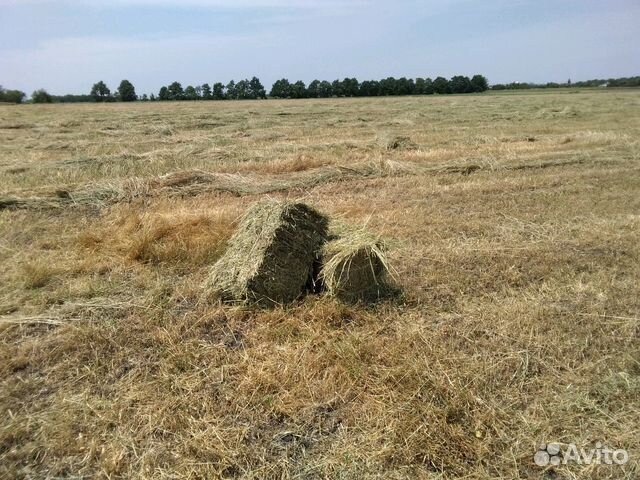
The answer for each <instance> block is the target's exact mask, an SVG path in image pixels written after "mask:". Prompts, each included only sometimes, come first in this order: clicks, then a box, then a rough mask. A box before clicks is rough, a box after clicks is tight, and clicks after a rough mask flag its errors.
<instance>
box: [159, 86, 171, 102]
mask: <svg viewBox="0 0 640 480" xmlns="http://www.w3.org/2000/svg"><path fill="white" fill-rule="evenodd" d="M158 100H162V101H165V100H171V93H169V89H168V88H167V87H162V88H161V89H160V91H159V92H158Z"/></svg>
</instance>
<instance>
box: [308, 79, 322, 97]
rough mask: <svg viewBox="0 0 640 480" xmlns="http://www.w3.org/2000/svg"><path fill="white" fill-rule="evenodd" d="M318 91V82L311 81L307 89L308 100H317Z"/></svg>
mask: <svg viewBox="0 0 640 480" xmlns="http://www.w3.org/2000/svg"><path fill="white" fill-rule="evenodd" d="M319 89H320V80H314V81H312V82H311V83H310V84H309V86H308V87H307V96H308V97H309V98H318V96H319Z"/></svg>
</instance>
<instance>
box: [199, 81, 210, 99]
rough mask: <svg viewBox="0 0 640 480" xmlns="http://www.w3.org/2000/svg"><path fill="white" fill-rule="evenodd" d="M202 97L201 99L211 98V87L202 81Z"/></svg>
mask: <svg viewBox="0 0 640 480" xmlns="http://www.w3.org/2000/svg"><path fill="white" fill-rule="evenodd" d="M201 89H202V99H203V100H211V98H212V96H211V87H210V86H209V84H208V83H203V84H202V87H201Z"/></svg>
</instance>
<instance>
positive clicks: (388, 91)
mask: <svg viewBox="0 0 640 480" xmlns="http://www.w3.org/2000/svg"><path fill="white" fill-rule="evenodd" d="M379 94H380V95H395V94H396V79H395V78H393V77H387V78H384V79H382V80H380V88H379Z"/></svg>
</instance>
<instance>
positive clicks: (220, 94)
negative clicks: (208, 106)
mask: <svg viewBox="0 0 640 480" xmlns="http://www.w3.org/2000/svg"><path fill="white" fill-rule="evenodd" d="M211 96H212V97H213V99H214V100H224V97H225V93H224V85H223V84H222V83H221V82H216V83H214V84H213V92H212V94H211Z"/></svg>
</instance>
